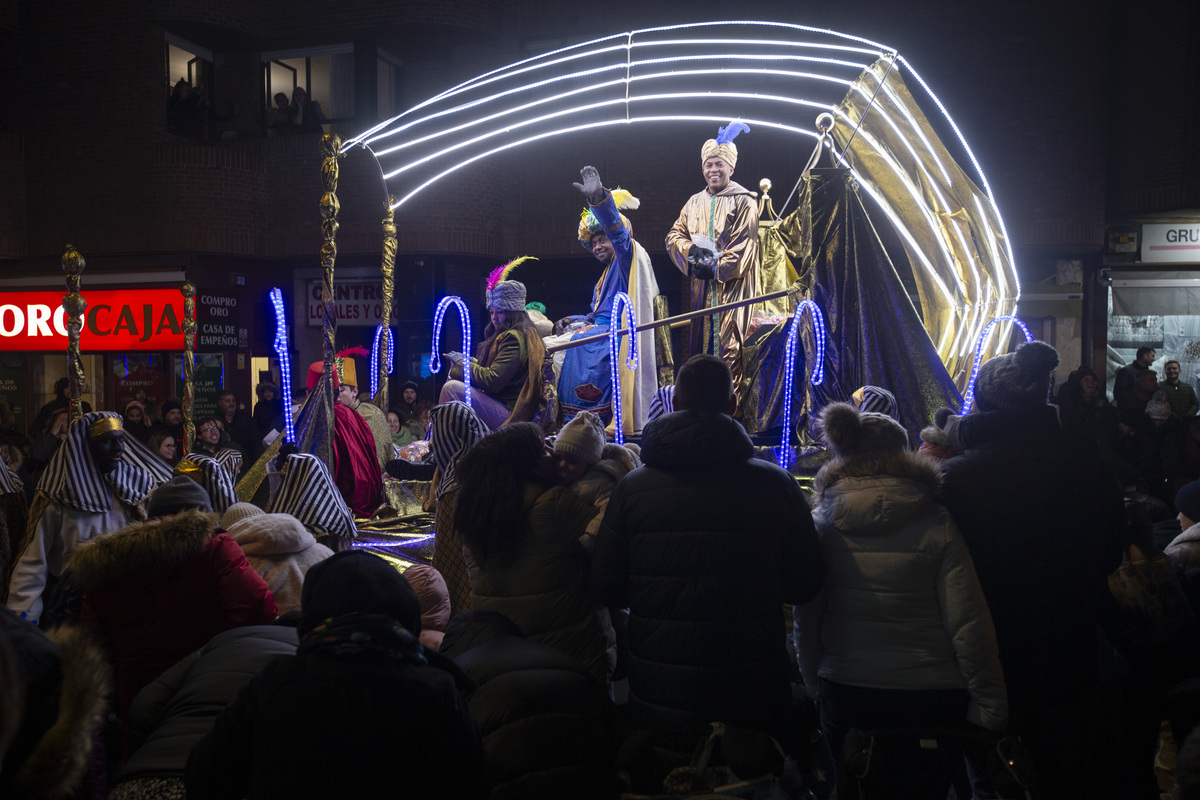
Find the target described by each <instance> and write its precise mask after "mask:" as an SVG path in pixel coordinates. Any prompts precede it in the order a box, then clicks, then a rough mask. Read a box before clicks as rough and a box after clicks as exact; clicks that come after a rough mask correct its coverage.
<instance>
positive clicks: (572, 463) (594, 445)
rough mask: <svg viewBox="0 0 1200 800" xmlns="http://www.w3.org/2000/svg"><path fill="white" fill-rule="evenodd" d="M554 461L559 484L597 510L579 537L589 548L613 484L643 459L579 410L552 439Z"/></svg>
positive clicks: (597, 420) (597, 419) (588, 414)
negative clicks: (606, 433)
mask: <svg viewBox="0 0 1200 800" xmlns="http://www.w3.org/2000/svg"><path fill="white" fill-rule="evenodd" d="M554 460H555V471H556V473H557V475H558V481H559V483H561V484H563V485H564V486H568V487H570V489H571V491H572V492H574V493H575V494H576V495H577V496H578V497H579V498H580V499H582V500H584V501H585V502H588V503H591V504H592V507H593V508H595V509H596V513H595V516H593V517H592V521H591V522H589V523H588V525H587V530H586V531H585V533H584V535H583V537H582V538H580V540H579V541H580V543H581V544H583V546H584V547H586V548H587V549H588V550H591V549H592V544H593V543H594V542H595V540H596V533H597V532H598V531H599V530H600V522H601V521H602V520H603V519H604V509H605V508H607V507H608V498H609V497H610V496H611V495H612V490H613V487H614V486H616V485H617V482H618V481H620V480H621V478H624V477H625V476H626V475H628V474H629V473H630V472H632V471H633V470H635V469H637V468H638V467H640V466H641V465H642V460H641V459H640V458H638V455H637V453H635V452H634V451H633V450H630V449H629V448H627V447H624V446H623V445H619V444H615V443H612V442H609V441H608V440H606V439H605V437H604V423H602V422H601V421H600V418H599V417H597V416H596V415H595V414H592V413H590V412H587V411H581V412H580V413H579V414H578V415H577V416H576V417H575V418H574V419H572V420H571V421H570V422H568V423H567V424H566V425H564V426H563V429H562V430H561V431H559V433H558V436H556V437H555V439H554Z"/></svg>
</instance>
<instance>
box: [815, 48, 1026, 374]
mask: <svg viewBox="0 0 1200 800" xmlns="http://www.w3.org/2000/svg"><path fill="white" fill-rule="evenodd" d="M902 66H903V65H902V64H901V63H899V62H893V57H891V56H889V57H885V58H882V59H880V60H879V61H877V62H875V63H874V64H873V65H871V67H870V68H868V69H867V70H865V71H864V72H863V73H862V75H860V76H859V78H858V79H857V80H856V81H855V82H854V83H853V84H852V86H851V89H850V91H849V92H848V93H847V94H846V97H845V99H844V100H843V101H842V103H841V105H839V106H838V107H837V109H835V111H836V112H837V113H836V115H835V116H836V118H837V121H836V124H835V125H834V128H833V131H832V133H833V136H834V139H835V141H836V142H837V145H838V147H839V148H842V149H844V150H845V151H846V152H845V154H844V155H845V158H846V160H847V161H848V162H849V164H850V166H851V167H853V169H854V171H855V174H856V176H857V178H858V180H859V182H860V184H861V186H862V187H863V188H864V189H865V190H866V191H867V192H868V193H869V194H871V195H872V197H873V198H874V199H875V201H876V203H878V204H879V206H880V207H881V208H882V210H883V213H884V214H885V215H886V217H887V218H888V220H889V221H890V222H891V224H892V225H893V227H895V228H896V230H897V231H898V232H899V234H900V238H901V241H902V242H903V244H904V248H905V250H906V252H907V254H908V259H909V262H910V264H911V265H912V271H913V276H914V278H915V280H916V285H917V292H918V295H919V297H920V306H921V316H922V318H923V320H924V324H925V329H926V330H927V331H929V336H930V338H931V339H932V340H933V343H934V345H935V347H936V348H937V352H938V355H939V356H940V357H941V359H942V361H943V363H944V364H945V365H946V369H947V371H949V373H950V375H951V376H952V377H953V378H954V381H955V384H956V385H957V386H958V387H959V389H960V390H963V389H965V388H966V385H967V381H968V380H969V379H970V374H969V372H970V367H971V359H972V357H973V354H974V348H975V340H976V338H977V337H978V335H979V333H980V332H981V331H982V329H983V327H984V326H985V325H986V324H987V323H988V322H989V321H990V320H991V319H993V318H994V317H996V316H999V315H1002V314H1011V313H1013V310H1014V309H1015V308H1016V303H1017V298H1018V296H1019V289H1018V285H1017V274H1016V269H1015V267H1014V265H1013V263H1012V258H1011V255H1010V251H1009V245H1008V241H1007V237H1006V235H1005V232H1004V228H1003V225H1002V224H1001V221H1000V216H999V214H998V213H997V212H996V209H995V208H994V206H993V205H992V202H991V200H990V199H989V198H988V196H987V193H986V192H984V191H982V190H980V189H979V187H977V186H976V185H975V184H974V183H973V182H972V181H971V179H970V178H969V177H968V176H967V175H966V173H965V172H964V171H963V170H962V169H961V168H960V167H959V166H958V165H957V164H956V163H955V161H954V159H953V158H952V157H951V155H950V153H949V151H948V150H947V149H946V147H945V146H944V145H943V144H942V142H941V141H940V140H939V139H938V137H937V135H936V134H935V132H934V130H933V127H932V126H931V125H930V124H929V121H928V120H927V119H926V118H925V115H924V114H923V113H922V111H921V109H920V107H919V106H918V105H917V104H916V102H915V101H914V100H913V97H912V95H911V94H910V93H909V91H908V88H907V87H906V86H905V84H904V80H903V76H902V74H901V72H902V69H901V68H902ZM881 83H882V85H881ZM847 144H849V147H848V148H847ZM997 329H998V330H996V334H997V335H994V336H993V337H992V338H991V344H990V346H989V349H988V351H987V352H986V353H985V357H990V356H991V355H994V354H996V353H998V352H1000V351H1001V350H1003V349H1005V348H1006V345H1007V342H1008V340H1009V333H1010V324H1009V323H1004V324H1003V325H998V326H997Z"/></svg>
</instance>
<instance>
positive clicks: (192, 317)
mask: <svg viewBox="0 0 1200 800" xmlns="http://www.w3.org/2000/svg"><path fill="white" fill-rule="evenodd" d="M179 293H180V294H182V295H183V452H184V453H190V452H192V443H193V442H195V441H196V426H195V424H194V423H193V422H192V403H193V401H194V397H195V390H196V353H195V347H196V287H195V286H193V285H192V282H191V281H184V283H183V285H182V286H180V287H179Z"/></svg>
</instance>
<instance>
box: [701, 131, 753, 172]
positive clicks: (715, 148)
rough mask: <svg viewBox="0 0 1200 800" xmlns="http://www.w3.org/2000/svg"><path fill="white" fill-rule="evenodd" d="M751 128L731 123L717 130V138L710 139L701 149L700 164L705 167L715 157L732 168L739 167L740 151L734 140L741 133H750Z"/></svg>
mask: <svg viewBox="0 0 1200 800" xmlns="http://www.w3.org/2000/svg"><path fill="white" fill-rule="evenodd" d="M749 132H750V126H749V125H746V124H745V123H742V122H737V121H734V122H731V123H729V124H728V125H726V126H725V127H724V128H720V129H718V130H717V138H715V139H709V140H708V141H707V142H705V143H704V145H703V146H702V147H701V148H700V164H701V165H702V166H703V164H704V162H705V161H708V160H709V159H710V158H712V157H713V156H716V157H717V158H719V159H721V160H722V161H724V162H725V163H726V164H728V165H729V166H731V167H736V166H737V159H738V151H737V145H736V144H734V143H733V140H734V139H736V138H737V135H738V134H739V133H749Z"/></svg>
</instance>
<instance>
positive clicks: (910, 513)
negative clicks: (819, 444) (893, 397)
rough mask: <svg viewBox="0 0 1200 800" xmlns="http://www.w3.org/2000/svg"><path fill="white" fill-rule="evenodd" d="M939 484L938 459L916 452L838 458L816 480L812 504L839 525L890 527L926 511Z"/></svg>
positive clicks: (884, 529) (840, 527)
mask: <svg viewBox="0 0 1200 800" xmlns="http://www.w3.org/2000/svg"><path fill="white" fill-rule="evenodd" d="M940 485H941V473H940V472H939V471H938V467H937V464H935V463H934V462H933V461H931V460H930V459H928V458H926V457H925V456H922V455H918V454H916V453H911V452H908V451H901V452H895V451H892V452H886V453H870V454H865V455H862V456H858V457H855V458H838V459H834V460H833V461H830V462H829V463H828V464H826V465H825V466H823V467H821V471H820V472H818V473H817V477H816V479H815V480H814V481H813V488H814V489H815V490H816V497H815V500H814V508H817V509H818V510H819V511H820V512H821V514H822V516H824V518H825V520H826V521H827V522H829V523H830V524H832V525H833V526H834V527H836V528H837V529H838V530H855V531H860V532H864V531H871V530H877V531H878V532H879V533H888V532H890V531H893V530H895V529H897V528H899V527H901V526H903V525H905V524H907V523H908V522H909V521H910V520H912V519H913V518H914V517H915V516H917V515H918V514H920V513H922V512H924V511H925V510H926V509H927V508H928V506H929V504H930V503H932V502H933V495H934V492H936V491H937V489H938V487H939V486H940Z"/></svg>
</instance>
